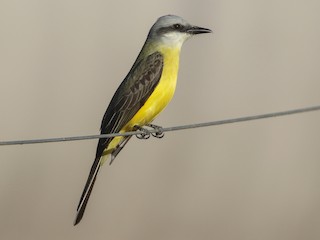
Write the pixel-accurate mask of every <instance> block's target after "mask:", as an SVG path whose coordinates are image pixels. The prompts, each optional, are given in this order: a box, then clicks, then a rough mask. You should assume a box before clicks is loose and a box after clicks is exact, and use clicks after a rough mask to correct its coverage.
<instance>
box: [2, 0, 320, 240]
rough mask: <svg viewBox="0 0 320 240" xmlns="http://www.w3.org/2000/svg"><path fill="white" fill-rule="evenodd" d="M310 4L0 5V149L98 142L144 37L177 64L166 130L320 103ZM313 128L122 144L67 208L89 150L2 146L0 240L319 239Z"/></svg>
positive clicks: (248, 129)
mask: <svg viewBox="0 0 320 240" xmlns="http://www.w3.org/2000/svg"><path fill="white" fill-rule="evenodd" d="M319 12H320V2H319V1H316V0H306V1H298V0H290V1H289V0H268V1H266V0H264V1H262V0H258V1H257V0H243V1H236V0H227V1H222V0H217V1H209V0H207V1H201V0H199V1H182V0H178V1H171V0H170V1H169V0H162V1H146V0H141V1H139V0H136V1H101V0H100V1H99V0H94V1H88V0H70V1H61V0H55V1H53V0H41V1H40V0H29V1H23V0H10V1H9V0H2V1H1V2H0V36H1V37H0V68H1V70H0V81H1V87H0V110H1V117H0V140H1V141H4V140H18V139H34V138H51V137H67V136H78V135H87V134H98V133H99V127H100V123H101V119H102V116H103V114H104V111H105V109H106V107H107V105H108V103H109V101H110V100H111V97H112V96H113V93H114V92H115V90H116V88H117V87H118V85H119V84H120V82H121V81H122V79H123V78H124V77H125V75H126V74H127V72H128V71H129V69H130V67H131V66H132V64H133V62H134V60H135V58H136V56H137V55H138V52H139V51H140V48H141V47H142V45H143V43H144V41H145V38H146V36H147V33H148V31H149V28H150V27H151V26H152V24H153V23H154V22H155V20H156V19H157V18H158V17H160V16H162V15H165V14H169V13H171V14H176V15H179V16H182V17H183V18H185V19H186V20H188V21H189V22H190V23H192V24H195V25H199V26H202V27H207V28H211V29H213V34H206V35H201V36H196V37H194V38H193V39H191V40H189V41H188V42H187V43H186V44H185V45H184V47H183V49H182V53H181V64H180V72H179V79H178V85H177V91H176V94H175V97H174V99H173V101H172V102H171V103H170V105H169V106H168V108H167V109H166V110H165V111H164V112H163V113H162V114H161V115H160V117H159V118H158V119H157V120H156V121H155V124H158V125H161V126H163V127H170V126H176V125H182V124H189V123H198V122H206V121H213V120H222V119H226V118H234V117H241V116H246V115H255V114H263V113H268V112H276V111H283V110H289V109H295V108H301V107H306V106H313V105H319V104H320V93H319V89H320V66H319V64H320V44H319V43H320V27H319V22H320V15H319ZM319 122H320V113H318V112H313V113H305V114H299V115H294V116H286V117H280V118H273V119H266V120H259V121H252V122H244V123H238V124H232V125H223V126H216V127H207V128H201V129H193V130H185V131H178V132H170V133H166V135H165V137H164V138H163V139H161V140H159V139H154V138H153V139H150V140H147V141H143V140H137V139H136V138H134V139H133V140H131V141H130V143H129V144H128V145H127V146H126V148H125V149H124V150H123V151H122V152H121V154H120V155H119V156H118V158H117V159H116V161H115V162H114V163H113V164H112V165H111V166H109V165H107V164H106V165H105V166H104V167H103V168H102V169H101V171H100V174H99V177H98V180H97V183H96V185H95V189H94V191H93V194H92V197H91V199H90V201H89V204H88V208H87V211H86V214H85V216H84V218H83V220H82V222H81V223H80V224H79V225H78V226H76V227H74V226H73V220H74V217H75V214H76V207H77V204H78V201H79V198H80V194H81V192H82V189H83V186H84V184H85V181H86V179H87V174H88V172H89V169H90V167H91V164H92V161H93V158H94V154H95V150H96V144H97V140H87V141H76V142H64V143H50V144H34V145H23V146H2V147H0V238H1V239H25V240H28V239H49V240H50V239H77V240H80V239H121V240H125V239H137V240H138V239H139V240H143V239H155V240H164V239H166V240H171V239H172V240H177V239H183V240H189V239H190V240H191V239H219V240H227V239H238V240H249V239H252V240H257V239H259V240H270V239H273V240H278V239H279V240H286V239H290V240H293V239H297V240H301V239H308V240H310V239H320V228H319V226H320V174H319V173H320V147H319V144H320V125H319Z"/></svg>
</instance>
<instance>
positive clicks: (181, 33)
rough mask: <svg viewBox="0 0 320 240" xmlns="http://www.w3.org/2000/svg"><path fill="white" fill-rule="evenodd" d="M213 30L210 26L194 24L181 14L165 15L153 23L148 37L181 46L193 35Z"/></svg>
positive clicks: (170, 44)
mask: <svg viewBox="0 0 320 240" xmlns="http://www.w3.org/2000/svg"><path fill="white" fill-rule="evenodd" d="M211 32H212V31H211V30H210V29H208V28H202V27H197V26H193V25H191V24H190V23H188V22H187V21H186V20H184V19H183V18H181V17H179V16H175V15H165V16H162V17H160V18H159V19H158V20H157V21H156V22H155V23H154V24H153V26H152V27H151V29H150V32H149V34H148V39H149V40H151V41H157V42H158V41H159V42H161V43H164V44H166V45H168V46H176V47H181V46H182V44H183V43H184V42H185V41H186V40H187V39H188V38H190V37H191V36H193V35H195V34H201V33H211Z"/></svg>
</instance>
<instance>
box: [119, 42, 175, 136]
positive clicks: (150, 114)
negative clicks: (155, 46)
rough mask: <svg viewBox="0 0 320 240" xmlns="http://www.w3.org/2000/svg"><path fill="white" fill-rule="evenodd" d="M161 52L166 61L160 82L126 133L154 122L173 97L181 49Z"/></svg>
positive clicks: (165, 49) (126, 129) (131, 121)
mask: <svg viewBox="0 0 320 240" xmlns="http://www.w3.org/2000/svg"><path fill="white" fill-rule="evenodd" d="M159 52H160V53H161V54H162V55H163V61H164V63H163V70H162V74H161V78H160V81H159V83H158V85H157V86H156V87H155V89H154V91H153V93H152V94H151V95H150V97H149V98H148V100H147V101H146V102H145V104H144V105H143V106H142V107H141V108H140V110H139V111H138V112H137V113H136V115H135V116H134V117H133V118H132V119H131V120H130V121H129V123H128V124H127V125H126V127H125V129H124V130H125V131H128V130H131V129H132V128H133V127H134V126H135V125H139V126H144V125H146V124H148V123H150V122H152V121H153V120H154V118H155V117H156V116H157V115H158V114H159V113H160V112H161V111H162V110H163V109H164V108H165V107H166V106H167V105H168V103H169V102H170V100H171V99H172V97H173V94H174V92H175V89H176V83H177V77H178V69H179V54H180V48H177V49H173V48H162V49H159Z"/></svg>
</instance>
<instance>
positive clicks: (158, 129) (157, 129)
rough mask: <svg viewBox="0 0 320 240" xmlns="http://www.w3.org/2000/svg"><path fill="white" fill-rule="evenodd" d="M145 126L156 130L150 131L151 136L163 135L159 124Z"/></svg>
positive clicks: (160, 136) (161, 136) (159, 136)
mask: <svg viewBox="0 0 320 240" xmlns="http://www.w3.org/2000/svg"><path fill="white" fill-rule="evenodd" d="M146 126H148V127H150V128H153V129H154V130H156V132H153V133H151V135H152V136H154V137H156V138H163V137H164V132H163V128H162V127H161V126H158V125H154V124H147V125H146Z"/></svg>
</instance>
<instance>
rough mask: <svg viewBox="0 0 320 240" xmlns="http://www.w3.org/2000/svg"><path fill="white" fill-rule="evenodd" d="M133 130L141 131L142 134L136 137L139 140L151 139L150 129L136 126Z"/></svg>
mask: <svg viewBox="0 0 320 240" xmlns="http://www.w3.org/2000/svg"><path fill="white" fill-rule="evenodd" d="M133 129H134V130H139V131H141V133H139V134H137V135H136V136H137V138H139V139H148V138H149V137H150V134H151V133H150V132H149V130H148V129H145V128H143V127H140V126H138V125H135V126H134V128H133Z"/></svg>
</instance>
